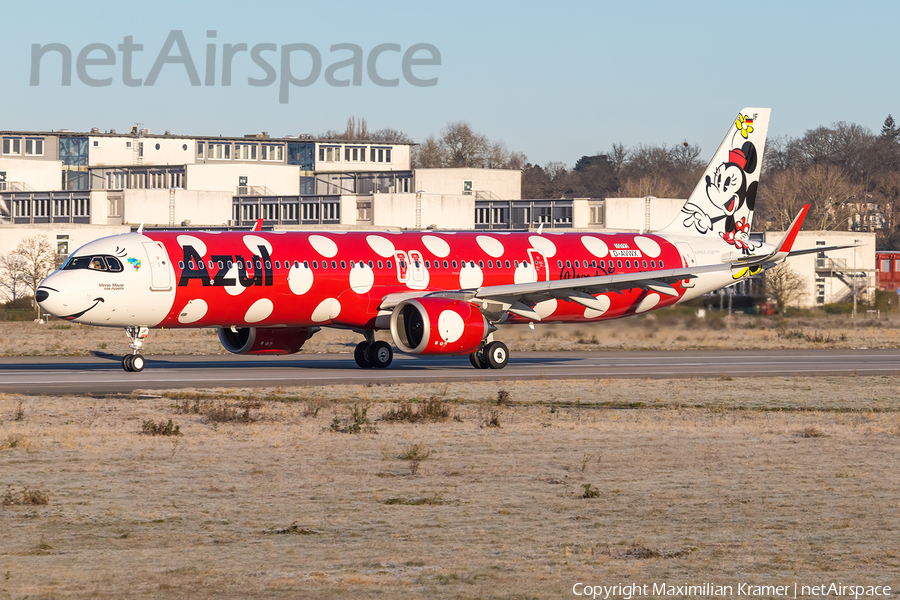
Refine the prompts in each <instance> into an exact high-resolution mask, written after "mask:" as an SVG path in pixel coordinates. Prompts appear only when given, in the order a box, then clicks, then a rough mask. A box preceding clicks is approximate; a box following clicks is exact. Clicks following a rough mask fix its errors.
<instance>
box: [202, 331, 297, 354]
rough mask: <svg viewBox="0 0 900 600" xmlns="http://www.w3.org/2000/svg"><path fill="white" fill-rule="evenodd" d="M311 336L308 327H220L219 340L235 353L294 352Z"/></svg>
mask: <svg viewBox="0 0 900 600" xmlns="http://www.w3.org/2000/svg"><path fill="white" fill-rule="evenodd" d="M310 337H312V334H311V333H310V331H309V328H307V327H238V328H237V331H232V330H231V328H230V327H219V341H220V342H222V345H223V346H224V347H225V349H226V350H228V351H229V352H233V353H234V354H294V353H295V352H299V351H300V348H302V347H303V344H304V342H306V340H308V339H309V338H310Z"/></svg>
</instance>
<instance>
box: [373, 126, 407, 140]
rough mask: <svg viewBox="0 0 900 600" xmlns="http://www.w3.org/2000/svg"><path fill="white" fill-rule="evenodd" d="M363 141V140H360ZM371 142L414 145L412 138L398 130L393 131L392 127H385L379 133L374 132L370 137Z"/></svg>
mask: <svg viewBox="0 0 900 600" xmlns="http://www.w3.org/2000/svg"><path fill="white" fill-rule="evenodd" d="M360 139H363V138H360ZM369 140H370V141H372V142H382V143H389V142H394V143H398V142H399V143H412V138H411V137H409V136H408V135H406V134H405V133H403V132H402V131H399V130H397V129H391V128H390V127H384V128H382V129H379V130H378V131H375V132H373V133H372V134H371V135H370V136H369Z"/></svg>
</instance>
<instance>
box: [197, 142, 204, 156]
mask: <svg viewBox="0 0 900 600" xmlns="http://www.w3.org/2000/svg"><path fill="white" fill-rule="evenodd" d="M205 146H206V143H205V142H197V158H203V155H204V151H205V150H206V148H205Z"/></svg>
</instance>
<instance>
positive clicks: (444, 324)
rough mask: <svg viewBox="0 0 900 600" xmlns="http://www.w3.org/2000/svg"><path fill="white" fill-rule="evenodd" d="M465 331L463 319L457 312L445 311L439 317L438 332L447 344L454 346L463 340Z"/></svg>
mask: <svg viewBox="0 0 900 600" xmlns="http://www.w3.org/2000/svg"><path fill="white" fill-rule="evenodd" d="M465 329H466V324H465V322H464V321H463V318H462V317H461V316H459V314H458V313H457V312H455V311H452V310H445V311H443V312H441V314H440V316H439V317H438V332H439V333H440V335H441V339H443V340H444V341H445V342H447V343H450V344H452V343H453V342H455V341H456V340H458V339H459V338H461V337H462V334H463V331H465Z"/></svg>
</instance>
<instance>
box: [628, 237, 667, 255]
mask: <svg viewBox="0 0 900 600" xmlns="http://www.w3.org/2000/svg"><path fill="white" fill-rule="evenodd" d="M634 243H635V244H637V247H638V248H640V249H641V252H643V253H644V254H646V255H647V256H649V257H651V258H656V257H657V256H659V253H660V251H661V250H660V247H659V244H657V243H656V240H653V239H651V238H648V237H644V236H642V235H639V236H636V237H635V238H634Z"/></svg>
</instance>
